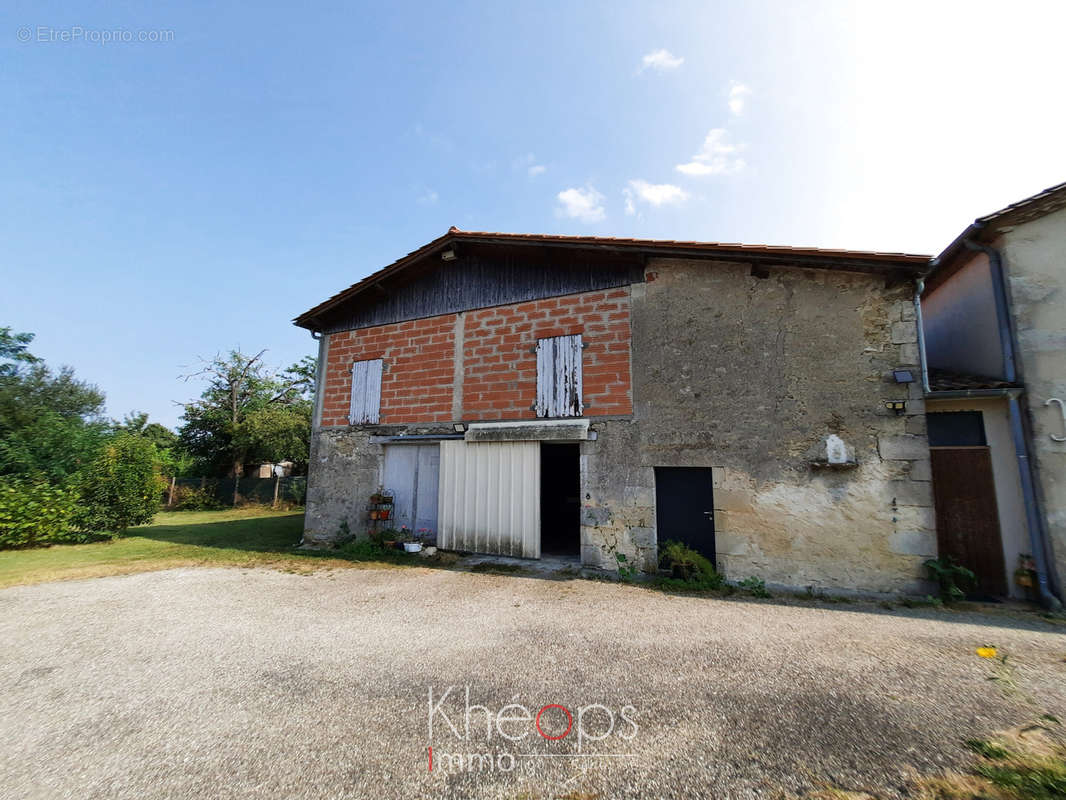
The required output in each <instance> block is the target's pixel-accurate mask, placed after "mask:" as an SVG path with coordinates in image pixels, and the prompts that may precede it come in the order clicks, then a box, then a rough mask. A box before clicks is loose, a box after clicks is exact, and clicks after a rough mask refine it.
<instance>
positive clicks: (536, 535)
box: [296, 228, 937, 592]
mask: <svg viewBox="0 0 1066 800" xmlns="http://www.w3.org/2000/svg"><path fill="white" fill-rule="evenodd" d="M928 263H929V258H928V257H927V256H914V255H904V254H892V253H871V252H853V251H840V250H819V249H802V248H790V247H766V246H748V245H735V244H715V243H704V242H677V241H650V240H637V239H612V238H599V237H584V236H547V235H521V234H500V233H474V232H468V231H461V230H458V229H456V228H452V229H451V230H449V231H448V232H447V233H446V234H444V235H443V236H441V237H440V238H438V239H436V240H434V241H432V242H430V243H429V244H427V245H425V246H424V247H422V248H420V249H418V250H416V251H414V252H412V253H410V254H409V255H407V256H406V257H404V258H401V259H400V260H399V261H396V262H395V263H394V264H391V265H390V266H388V267H385V268H384V269H381V270H380V271H378V272H375V273H374V274H372V275H370V276H369V277H367V278H365V279H364V280H362V281H360V282H359V283H356V284H355V285H353V286H351V287H350V288H348V289H345V290H344V291H342V292H340V293H339V294H337V295H335V296H334V297H332V298H330V299H329V300H327V301H325V302H323V303H321V304H320V305H318V306H316V307H315V308H312V309H311V310H309V311H307V312H306V313H304V314H302V315H301V316H300V317H298V318H297V319H296V324H297V325H300V326H302V327H304V328H307V329H309V330H310V331H312V333H313V334H314V335H315V336H316V337H318V338H319V381H320V386H319V392H318V393H317V406H316V409H315V417H314V435H313V440H312V446H311V461H310V475H309V488H308V496H307V521H306V529H305V541H306V542H307V543H308V544H326V543H329V542H331V541H334V540H336V538H337V537H338V536H339V535H340V531H341V529H342V524H343V523H347V527H348V529H349V530H351V531H352V532H354V533H357V534H359V533H365V531H366V530H367V528H368V510H367V508H368V502H369V498H370V497H371V495H373V494H374V493H375V492H376V491H377V490H378V489H379V487H384V488H385V489H387V490H388V491H389V492H390V493H392V494H393V495H394V496H395V502H396V506H395V509H394V512H393V516H392V520H393V521H392V524H393V525H395V526H396V527H399V526H400V525H406V526H407V527H409V528H411V529H421V528H425V529H429V530H431V531H434V532H435V534H436V536H437V539H438V543H439V545H440V546H441V547H443V548H449V549H453V550H461V551H471V552H481V553H495V554H504V555H516V556H523V557H528V558H539V557H541V556H542V554H561V555H570V556H572V557H576V558H580V560H581V563H582V564H584V565H586V566H594V567H601V568H605V569H615V568H617V565H618V559H617V555H618V554H624V555H625V556H626V558H627V560H628V561H629V562H634V561H635V562H636V563H638V564H639V565H642V566H644V567H645V568H649V569H654V568H655V566H656V563H657V547H658V544H659V543H660V542H664V541H666V540H671V539H674V540H680V541H683V542H686V543H688V544H690V545H691V546H693V547H695V548H696V549H699V550H701V551H702V552H704V553H705V554H706V555H708V556H709V557H710V558H712V559H713V560H714V561H715V563H716V564H717V565H718V567H719V569H720V570H721V571H722V572H724V573H725V574H726V575H727V576H728V577H729V578H730V579H742V578H745V577H748V576H757V577H760V578H762V579H764V580H765V581H766V582H767V583H768V584H770V585H775V584H776V585H783V586H791V587H807V586H813V587H814V588H815V589H845V590H846V589H856V590H865V591H884V592H897V591H914V590H917V589H924V586H923V571H922V568H921V562H922V561H923V560H924V559H925V558H927V557H930V556H935V555H936V552H937V540H936V532H935V521H934V513H933V508H932V492H931V487H930V456H929V447H928V442H927V439H926V428H925V422H924V401H923V396H922V387H921V383H920V381H919V380H918V377H919V376H920V368H919V351H918V345H917V325H916V321H915V319H916V313H915V302H914V301H915V290H916V283H915V282H916V279H917V278H918V277H919V276H920V275H921V274H922V273H923V272H924V271H925V270H926V268H927V266H928Z"/></svg>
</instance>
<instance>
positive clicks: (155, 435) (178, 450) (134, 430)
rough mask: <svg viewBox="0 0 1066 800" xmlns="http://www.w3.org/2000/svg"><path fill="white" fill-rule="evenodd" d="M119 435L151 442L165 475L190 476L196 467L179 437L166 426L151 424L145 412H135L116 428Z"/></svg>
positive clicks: (156, 423)
mask: <svg viewBox="0 0 1066 800" xmlns="http://www.w3.org/2000/svg"><path fill="white" fill-rule="evenodd" d="M115 430H116V431H117V432H119V433H128V434H129V435H131V436H137V437H139V438H141V439H145V440H147V441H149V442H151V443H152V444H153V445H154V446H155V449H156V453H157V454H158V456H159V461H160V464H161V466H162V469H163V474H164V475H168V476H171V477H175V476H177V477H180V476H183V475H186V474H188V473H189V472H190V471H191V470H192V469H193V467H194V466H195V459H194V458H193V457H192V456H190V455H189V454H188V453H186V452H185V450H184V449H183V448H182V447H181V443H180V442H179V441H178V435H177V434H176V433H174V431H172V430H171V429H170V428H168V427H166V426H165V425H160V424H159V423H158V422H149V421H148V415H147V414H146V413H145V412H143V411H133V412H131V413H129V414H127V415H126V418H125V419H124V420H123V421H122V422H121V423H119V424H117V425H116V426H115Z"/></svg>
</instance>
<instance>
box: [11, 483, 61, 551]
mask: <svg viewBox="0 0 1066 800" xmlns="http://www.w3.org/2000/svg"><path fill="white" fill-rule="evenodd" d="M75 508H76V494H75V493H74V492H73V491H71V490H70V489H65V488H62V487H58V486H53V485H52V484H50V483H48V481H46V480H44V479H43V478H37V479H30V478H24V479H20V478H2V479H0V548H15V547H40V546H43V545H49V544H53V543H55V542H64V541H76V540H77V538H78V537H77V536H76V534H74V533H73V532H72V528H71V525H72V520H73V516H74V512H75Z"/></svg>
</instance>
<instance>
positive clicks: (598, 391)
mask: <svg viewBox="0 0 1066 800" xmlns="http://www.w3.org/2000/svg"><path fill="white" fill-rule="evenodd" d="M629 309H630V304H629V290H628V288H621V289H607V290H601V291H594V292H585V293H582V294H573V295H566V296H564V297H551V298H545V299H543V300H533V301H530V302H527V303H516V304H513V305H508V306H496V307H493V308H485V309H478V310H476V311H469V312H466V314H465V315H464V319H463V320H462V323H461V329H462V335H463V342H462V359H463V364H462V375H463V383H462V391H461V393H456V392H454V376H455V368H454V367H455V365H454V353H455V334H456V330H457V329H458V328H459V326H458V325H457V315H456V314H445V315H442V316H439V317H430V318H428V319H422V320H413V321H410V322H399V323H394V324H390V325H379V326H377V327H373V328H361V329H359V330H354V331H346V332H344V333H335V334H332V335H330V337H329V343H328V356H327V362H328V363H327V367H326V383H325V395H324V398H323V408H322V425H323V426H325V427H331V426H344V425H347V424H348V418H347V414H348V405H349V400H350V397H351V379H352V376H351V364H352V362H353V361H360V360H364V359H371V358H381V359H383V360H384V362H385V370H384V373H383V375H382V388H381V418H380V420H381V423H382V424H405V423H433V422H438V423H439V422H449V421H452V420H453V419H464V420H519V419H535V418H536V414H535V412H534V411H533V403H534V400H535V399H536V390H537V358H536V355H535V354H534V352H533V351H534V348H535V347H536V344H537V340H538V339H544V338H547V337H550V336H566V335H571V334H576V333H580V334H581V335H582V341H583V343H584V344H585V345H586V348H585V350H584V351H583V354H582V382H583V392H582V395H583V397H584V399H585V416H604V415H619V414H621V415H625V414H632V413H633V401H632V390H631V385H630V383H631V379H630V357H629V347H630V314H629ZM457 395H458V396H457ZM457 400H458V401H459V402H460V403H461V413H460V414H459V415H458V416H457V415H456V414H455V413H454V409H453V403H454V402H455V401H457Z"/></svg>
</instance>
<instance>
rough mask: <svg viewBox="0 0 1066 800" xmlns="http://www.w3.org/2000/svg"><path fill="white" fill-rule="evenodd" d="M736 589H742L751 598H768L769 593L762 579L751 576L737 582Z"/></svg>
mask: <svg viewBox="0 0 1066 800" xmlns="http://www.w3.org/2000/svg"><path fill="white" fill-rule="evenodd" d="M737 588H738V589H743V590H744V591H745V592H747V593H748V594H750V595H751V596H752V597H769V596H770V592H769V590H768V589H767V588H766V583H765V582H764V581H763V579H762V578H757V577H755V576H754V575H752V576H751V577H750V578H745V579H744V580H742V581H738V582H737Z"/></svg>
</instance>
